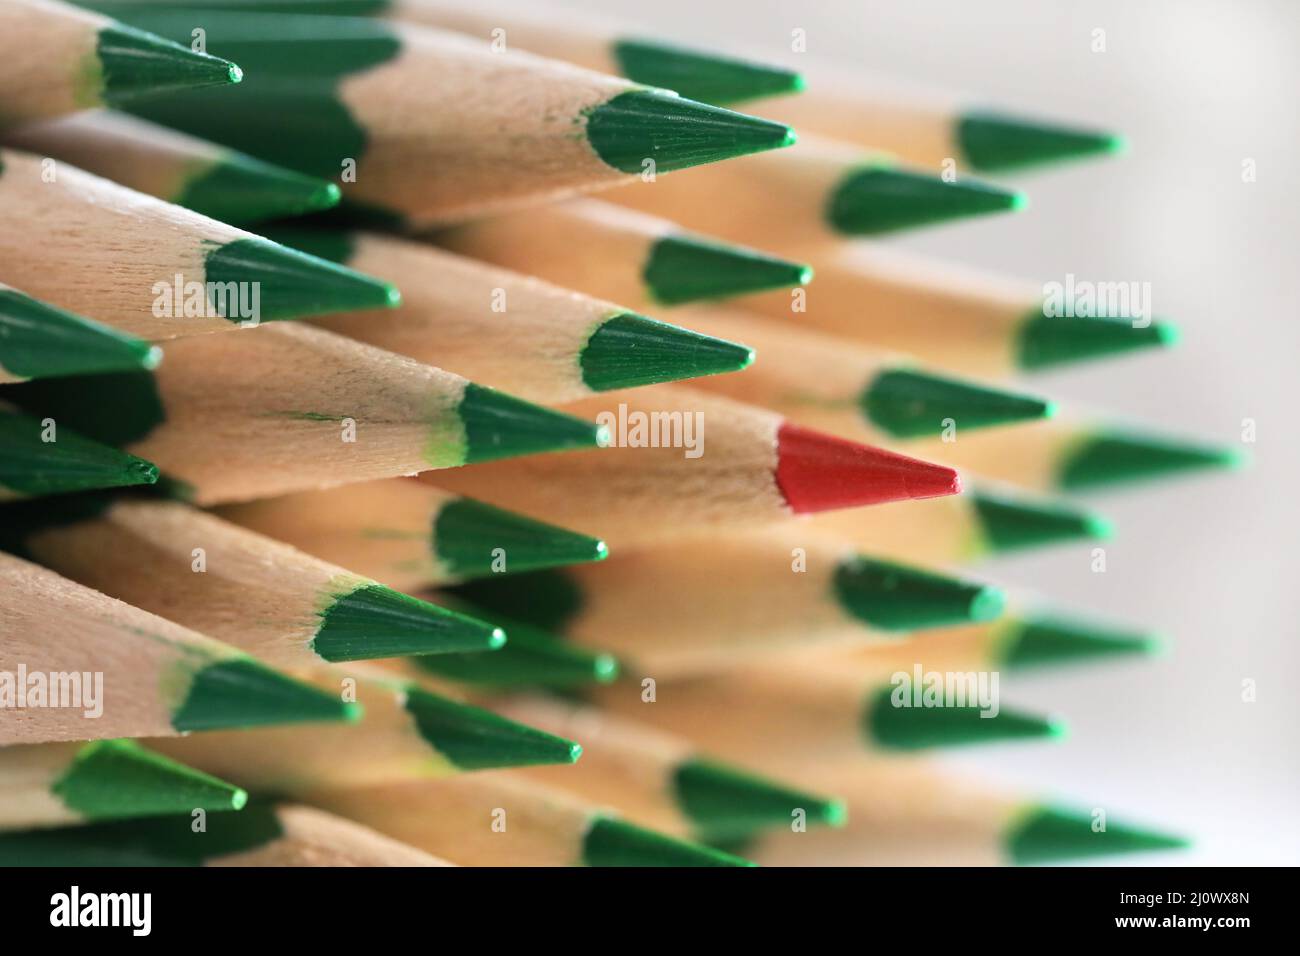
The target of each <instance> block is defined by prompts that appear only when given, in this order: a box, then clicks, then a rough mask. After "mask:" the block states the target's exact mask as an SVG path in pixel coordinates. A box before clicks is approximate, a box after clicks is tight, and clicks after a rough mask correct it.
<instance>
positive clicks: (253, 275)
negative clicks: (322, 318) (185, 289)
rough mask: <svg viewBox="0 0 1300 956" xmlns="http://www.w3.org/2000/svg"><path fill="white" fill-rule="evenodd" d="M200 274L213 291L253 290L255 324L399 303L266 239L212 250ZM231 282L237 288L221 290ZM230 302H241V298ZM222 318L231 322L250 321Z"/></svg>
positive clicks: (362, 278) (373, 282) (376, 287)
mask: <svg viewBox="0 0 1300 956" xmlns="http://www.w3.org/2000/svg"><path fill="white" fill-rule="evenodd" d="M204 274H205V279H206V281H207V282H208V283H209V285H211V284H213V283H217V284H218V285H217V286H216V288H241V289H242V288H245V287H248V288H252V289H256V290H257V292H258V302H259V309H260V315H258V316H257V318H258V319H259V320H260V321H263V322H270V321H276V320H280V319H294V318H300V317H302V316H308V315H320V314H322V313H326V312H351V311H354V310H360V309H381V308H391V307H393V306H396V305H398V304H399V303H400V302H401V294H400V293H399V292H398V291H397V289H396V288H394V287H393V286H392V285H390V284H389V283H387V282H382V281H380V280H379V279H374V278H371V277H370V276H366V275H362V274H361V273H359V272H354V271H353V270H351V269H349V268H347V267H346V266H341V265H338V264H337V263H333V262H327V261H326V260H324V259H318V258H316V257H315V256H310V255H308V254H307V253H305V252H298V251H297V250H296V249H290V248H288V247H286V246H281V245H277V244H276V243H274V242H268V241H267V240H265V239H257V238H250V239H237V240H235V241H234V242H228V243H226V244H225V245H221V246H216V247H214V248H213V249H212V250H211V251H209V252H208V254H207V256H206V258H205V260H204ZM231 282H233V283H236V285H235V286H233V287H231V286H226V283H231ZM233 298H235V299H237V300H238V301H239V302H243V301H244V296H242V295H241V296H235V297H233ZM214 307H215V306H214ZM227 307H229V303H227ZM226 317H227V318H229V319H230V321H232V322H239V321H243V320H245V319H248V318H250V317H249V316H246V315H243V316H241V315H230V314H229V313H227V315H226Z"/></svg>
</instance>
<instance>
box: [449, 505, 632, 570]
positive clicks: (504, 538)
mask: <svg viewBox="0 0 1300 956" xmlns="http://www.w3.org/2000/svg"><path fill="white" fill-rule="evenodd" d="M431 537H432V541H431V543H432V546H433V552H434V554H435V555H436V557H437V559H438V562H439V564H440V565H441V566H442V568H443V569H444V570H445V571H446V572H447V574H448V575H449V576H451V577H453V578H476V577H484V576H487V575H491V574H493V573H494V567H495V566H496V562H497V558H498V557H499V556H502V555H504V557H505V559H506V562H507V566H508V567H509V568H510V570H511V571H512V572H514V571H536V570H538V569H540V568H552V567H560V566H562V565H566V564H582V563H586V562H588V561H603V560H604V559H605V558H606V557H607V556H608V554H609V549H608V548H607V547H606V546H605V542H603V541H601V540H599V539H598V538H593V537H591V536H589V535H585V534H579V533H578V532H576V531H570V530H568V529H567V528H561V527H558V526H556V525H553V524H546V523H545V522H542V521H536V520H534V519H532V518H529V517H526V516H525V515H521V514H516V513H514V512H511V511H505V510H503V509H501V508H496V507H493V506H492V505H488V504H484V503H482V502H480V501H473V500H471V499H469V498H457V499H455V500H453V501H449V502H447V503H446V504H444V505H443V506H442V507H441V508H439V509H438V513H437V515H436V516H435V517H434V519H433V529H432V536H431Z"/></svg>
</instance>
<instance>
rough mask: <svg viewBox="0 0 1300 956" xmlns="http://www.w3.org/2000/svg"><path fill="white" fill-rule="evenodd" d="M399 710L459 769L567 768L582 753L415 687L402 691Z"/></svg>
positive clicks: (575, 747)
mask: <svg viewBox="0 0 1300 956" xmlns="http://www.w3.org/2000/svg"><path fill="white" fill-rule="evenodd" d="M405 706H406V710H407V712H408V713H409V714H410V715H411V717H412V719H413V720H414V721H415V724H416V727H417V728H419V731H420V736H422V737H423V738H424V739H425V740H426V741H428V743H429V745H430V746H432V747H433V748H434V749H435V750H437V751H438V752H439V753H440V754H442V755H443V756H444V757H445V758H446V759H447V760H448V761H449V762H450V763H451V764H452V765H453V766H455V767H456V768H458V769H460V770H487V769H490V768H493V767H531V766H537V765H539V764H570V763H573V762H575V761H576V760H577V759H578V757H579V756H580V755H581V754H582V747H580V746H579V745H578V744H576V743H574V742H573V741H572V740H565V739H563V738H562V737H556V736H554V735H553V734H548V733H546V732H545V731H543V730H538V729H536V728H535V727H527V726H525V725H524V724H520V723H516V722H515V721H513V720H508V719H506V718H505V717H502V716H501V715H500V714H494V713H492V711H490V710H484V709H483V708H481V707H471V706H470V705H469V704H462V703H460V702H458V701H453V700H448V699H446V698H443V697H438V696H436V695H434V694H430V693H428V692H427V691H422V690H420V689H418V688H416V687H408V688H407V689H406V703H405Z"/></svg>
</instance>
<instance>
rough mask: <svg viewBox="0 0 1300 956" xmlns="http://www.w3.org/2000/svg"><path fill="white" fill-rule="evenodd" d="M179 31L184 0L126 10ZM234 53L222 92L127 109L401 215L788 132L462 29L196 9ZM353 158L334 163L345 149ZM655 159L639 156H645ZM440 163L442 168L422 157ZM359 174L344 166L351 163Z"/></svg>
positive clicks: (443, 211) (417, 218) (170, 32)
mask: <svg viewBox="0 0 1300 956" xmlns="http://www.w3.org/2000/svg"><path fill="white" fill-rule="evenodd" d="M123 16H124V17H126V18H127V19H128V20H129V22H131V23H133V24H136V25H139V26H141V27H144V28H146V29H150V30H154V31H156V32H158V33H160V34H161V35H163V36H167V37H170V38H181V39H188V37H189V35H190V30H191V29H192V28H193V27H194V26H195V23H196V21H195V15H194V13H193V12H185V11H180V12H175V11H148V10H131V11H129V12H124V13H123ZM202 19H203V26H204V29H205V30H206V31H207V38H208V48H209V49H211V50H213V51H215V52H217V53H220V54H222V55H225V56H233V57H238V58H240V59H241V60H242V61H243V67H244V69H245V70H246V71H247V73H248V78H247V80H246V81H245V82H244V83H243V84H241V86H240V88H239V89H238V90H231V91H228V92H229V93H231V94H232V95H228V96H207V95H206V94H205V93H204V92H203V91H195V92H192V93H188V94H185V95H174V96H167V97H152V98H150V99H149V100H148V101H146V102H142V103H138V104H132V106H131V110H132V112H136V113H137V114H138V115H141V116H144V117H145V118H147V119H153V120H155V121H158V122H162V123H164V124H166V125H168V126H174V127H176V128H177V129H181V130H184V131H186V132H189V133H192V134H194V135H196V136H203V137H204V138H208V139H213V140H216V141H217V142H220V143H224V144H225V145H227V146H230V147H233V148H235V149H239V150H242V151H243V152H246V153H250V154H252V155H254V156H258V157H260V158H261V159H264V160H266V161H267V162H271V163H275V164H276V165H280V166H287V167H288V168H290V169H296V170H298V171H299V172H302V173H306V174H308V175H312V176H321V177H323V178H328V179H331V180H335V181H337V182H339V184H340V186H341V188H342V190H343V195H344V198H345V199H346V200H347V201H349V202H354V203H356V204H358V205H360V206H363V207H366V208H370V209H374V210H376V211H377V212H379V213H380V214H382V215H384V216H386V217H396V218H397V219H399V220H401V221H403V222H405V223H407V224H408V225H431V224H434V223H440V222H455V221H459V220H464V219H470V218H474V217H477V216H482V215H488V214H490V213H492V212H494V211H498V210H502V209H508V208H511V207H516V206H520V205H526V204H529V203H539V202H543V201H546V200H551V199H558V198H561V197H563V196H566V195H574V194H576V193H579V192H585V191H589V190H593V189H601V188H606V187H609V186H614V185H617V184H619V183H622V182H627V181H631V180H634V179H635V178H637V177H638V176H640V175H641V174H642V173H643V171H645V170H646V169H647V168H652V169H654V170H655V171H656V173H666V172H669V171H671V170H676V169H683V168H686V167H689V166H696V165H699V164H701V163H714V162H718V161H719V160H724V159H729V158H732V157H735V156H743V155H745V154H747V153H753V152H758V151H762V150H769V149H777V148H780V147H783V146H788V145H790V144H791V143H792V142H794V133H793V131H792V130H791V129H790V128H789V127H787V126H784V125H781V124H779V123H771V122H769V121H767V120H764V119H759V118H757V117H754V116H747V115H745V114H743V113H735V112H732V111H730V110H726V109H721V108H719V107H715V106H707V105H705V104H703V103H697V102H695V101H694V100H689V99H684V98H682V97H678V96H676V95H674V94H671V93H668V92H666V91H663V90H656V89H648V88H646V87H641V86H636V85H634V84H632V83H629V82H628V81H626V80H622V79H616V78H614V77H610V76H605V75H603V74H599V73H594V72H591V71H589V70H582V69H579V68H577V67H573V66H569V65H568V64H563V63H557V62H555V61H552V60H546V59H543V58H541V57H535V56H532V55H530V54H527V53H517V52H513V51H509V50H507V51H505V52H501V53H494V52H493V51H492V50H491V49H490V48H489V46H488V45H487V44H486V43H482V42H480V41H477V40H473V39H470V38H468V37H465V36H462V35H460V34H456V33H450V32H444V31H440V30H433V29H428V28H424V27H415V26H409V25H406V24H398V23H393V22H388V21H382V20H365V19H359V18H358V19H349V18H334V17H314V16H293V15H280V14H249V13H240V12H235V13H225V14H221V13H218V12H213V11H209V12H205V13H204V14H203V18H202ZM344 160H354V161H355V169H354V170H352V169H351V167H350V171H349V173H348V175H343V170H342V168H341V164H342V163H343V162H344ZM647 163H648V164H649V165H648V166H647V165H646V164H647ZM430 168H435V169H437V170H438V175H437V176H428V175H426V174H425V171H426V170H428V169H430ZM353 171H354V172H355V175H352V172H353Z"/></svg>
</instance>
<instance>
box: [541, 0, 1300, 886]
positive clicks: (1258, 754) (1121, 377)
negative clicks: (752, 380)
mask: <svg viewBox="0 0 1300 956" xmlns="http://www.w3.org/2000/svg"><path fill="white" fill-rule="evenodd" d="M567 6H568V7H571V8H572V9H574V10H575V12H577V13H578V14H579V15H580V13H581V12H582V11H584V10H589V11H591V12H601V13H607V14H609V15H611V16H618V17H620V18H622V19H623V20H625V21H627V22H628V23H632V24H639V25H642V26H644V27H647V28H653V30H654V32H656V33H658V34H660V35H662V36H665V37H673V38H677V39H680V40H682V41H685V42H690V43H693V44H695V45H698V46H702V47H716V48H723V49H726V48H730V49H733V50H736V51H741V52H749V53H752V54H754V55H755V56H756V57H758V58H761V59H765V60H769V61H783V62H787V63H790V64H792V65H794V66H796V67H798V68H800V69H804V70H806V71H808V72H809V73H813V72H815V71H816V70H817V69H818V67H819V66H823V65H825V66H830V67H832V68H836V67H849V68H857V69H863V70H867V71H870V72H872V73H875V74H882V75H887V76H896V77H898V78H900V79H908V80H911V81H915V82H916V83H917V84H919V85H921V86H926V87H935V88H938V89H949V90H955V91H961V92H965V93H967V94H969V96H970V100H971V102H972V103H979V104H988V105H990V106H993V105H996V106H998V107H1001V108H1004V109H1006V110H1007V111H1008V112H1010V111H1012V110H1020V111H1023V112H1024V113H1026V114H1030V115H1033V114H1038V115H1040V116H1042V117H1045V118H1058V119H1060V120H1061V121H1063V122H1066V123H1076V124H1078V125H1084V126H1086V125H1089V124H1095V125H1097V126H1099V127H1103V128H1109V129H1114V130H1116V131H1119V132H1122V133H1124V134H1126V135H1127V136H1128V138H1129V140H1130V147H1131V148H1130V150H1129V153H1128V155H1126V156H1122V157H1119V158H1115V159H1107V160H1101V161H1095V162H1084V163H1079V164H1077V165H1072V166H1062V167H1056V168H1051V169H1048V170H1045V171H1042V172H1038V171H1034V172H1031V173H1027V174H1023V175H1018V176H1016V177H1015V178H1014V179H1012V180H1009V182H1011V183H1013V184H1014V185H1016V186H1018V187H1021V188H1023V189H1025V190H1026V191H1027V192H1028V193H1029V196H1030V208H1029V210H1028V211H1027V212H1024V213H1021V214H1019V215H1013V216H1003V217H996V218H991V219H988V220H983V221H978V222H974V223H967V224H961V225H956V226H952V227H947V228H938V229H931V230H924V231H921V232H920V233H919V234H911V235H908V236H907V237H906V238H905V239H900V240H893V241H896V242H899V243H901V244H903V245H905V246H908V247H911V248H914V249H917V250H919V251H924V252H926V253H930V254H936V255H942V256H946V257H949V258H952V259H955V260H960V261H962V262H967V263H970V264H973V265H979V266H984V267H989V268H992V269H995V270H997V271H1000V272H1003V273H1007V274H1011V275H1020V276H1024V277H1027V278H1031V279H1034V280H1036V281H1037V282H1046V281H1058V282H1064V281H1065V275H1066V273H1069V272H1072V273H1074V274H1075V276H1076V277H1077V278H1078V279H1088V280H1092V281H1097V282H1105V281H1129V280H1132V281H1138V282H1149V283H1151V294H1152V301H1153V304H1154V311H1155V313H1156V314H1157V315H1160V316H1163V317H1167V318H1169V319H1172V320H1173V321H1174V322H1175V323H1176V324H1178V325H1179V326H1180V328H1181V330H1182V332H1183V342H1182V344H1181V346H1180V347H1179V348H1177V349H1175V350H1173V351H1171V352H1166V353H1163V354H1155V353H1147V354H1140V355H1137V356H1134V357H1132V358H1128V359H1122V360H1118V361H1110V362H1102V363H1099V364H1096V365H1084V366H1080V367H1078V369H1077V370H1073V371H1071V372H1069V373H1061V374H1055V375H1043V376H1038V377H1035V378H1034V379H1033V380H1032V385H1033V386H1035V387H1037V388H1038V389H1039V390H1040V391H1042V392H1043V393H1044V394H1048V395H1049V396H1051V397H1055V398H1058V399H1060V400H1061V401H1062V403H1063V405H1065V406H1066V407H1068V406H1079V405H1083V406H1087V407H1090V408H1095V409H1097V410H1100V411H1103V412H1107V413H1112V414H1114V415H1115V416H1116V417H1124V418H1128V419H1131V420H1133V421H1134V422H1138V423H1148V424H1150V425H1151V426H1153V427H1156V428H1160V429H1164V430H1167V431H1171V432H1174V433H1182V434H1186V435H1189V436H1199V437H1202V438H1204V439H1206V440H1207V441H1213V442H1219V443H1222V444H1225V445H1238V446H1239V445H1240V444H1241V440H1242V427H1243V425H1242V422H1243V419H1253V420H1254V421H1255V423H1256V429H1257V438H1256V442H1255V443H1254V444H1252V445H1246V446H1244V447H1245V448H1246V450H1248V451H1249V452H1250V453H1251V455H1252V456H1253V459H1254V461H1253V465H1252V467H1251V468H1249V469H1248V470H1246V471H1244V472H1238V473H1223V474H1208V473H1207V474H1205V475H1201V476H1197V475H1194V476H1192V477H1189V478H1183V479H1179V480H1177V481H1169V482H1165V483H1161V484H1158V485H1155V486H1151V487H1146V486H1142V487H1140V488H1138V489H1136V490H1127V491H1121V492H1119V493H1113V494H1108V495H1106V496H1104V497H1103V496H1097V497H1096V498H1094V499H1091V500H1090V501H1089V503H1090V504H1093V505H1095V506H1096V507H1097V508H1098V509H1099V510H1101V511H1103V512H1104V513H1105V514H1107V515H1109V516H1110V517H1111V518H1113V519H1114V521H1115V523H1116V525H1117V535H1116V537H1115V540H1114V541H1112V542H1110V544H1109V545H1108V546H1107V555H1106V564H1107V570H1106V572H1105V573H1100V574H1099V573H1094V572H1093V571H1092V570H1091V566H1090V565H1091V554H1090V549H1089V548H1088V547H1080V548H1064V549H1058V550H1055V551H1049V552H1047V553H1034V554H1032V555H1030V556H1027V557H1025V558H1022V559H1017V560H1003V561H1000V562H997V563H996V564H990V565H986V566H984V567H983V568H981V569H980V570H981V571H982V572H984V573H986V574H987V575H988V576H989V577H991V578H993V579H994V580H996V581H998V582H999V583H1002V584H1007V585H1017V586H1027V587H1032V588H1034V589H1035V590H1038V591H1040V592H1042V593H1043V594H1044V595H1045V596H1047V597H1050V598H1052V599H1053V600H1054V601H1055V602H1057V603H1059V604H1060V605H1061V606H1063V607H1069V608H1074V609H1077V610H1079V611H1087V612H1091V613H1093V614H1095V615H1096V616H1098V617H1101V618H1103V619H1107V618H1108V619H1112V620H1114V621H1116V622H1120V623H1123V622H1131V623H1133V624H1136V625H1145V626H1149V627H1152V628H1155V629H1156V630H1157V631H1159V632H1160V633H1162V634H1164V635H1165V636H1166V637H1167V638H1168V641H1169V652H1168V653H1167V654H1166V655H1165V656H1164V657H1162V658H1156V659H1153V660H1150V661H1146V662H1141V663H1137V664H1130V663H1118V664H1110V665H1100V666H1097V667H1092V668H1082V667H1081V668H1077V669H1074V670H1071V671H1069V672H1068V673H1067V672H1064V671H1061V672H1052V673H1050V674H1044V675H1042V676H1037V675H1031V676H1020V677H1017V678H1016V679H1015V680H1011V679H1005V680H1004V682H1003V695H1004V699H1005V700H1006V701H1007V702H1008V703H1009V704H1019V705H1023V706H1026V707H1029V706H1032V707H1036V708H1042V709H1047V710H1050V711H1052V712H1054V713H1057V714H1060V715H1061V716H1063V717H1065V718H1067V719H1068V720H1069V722H1070V726H1071V734H1070V737H1069V738H1068V739H1067V740H1066V741H1064V742H1063V743H1061V744H1058V745H1056V746H1051V745H1036V746H1024V747H1016V746H1010V747H1002V748H988V749H984V750H981V751H965V752H963V753H962V755H961V756H960V757H959V758H953V759H954V760H955V761H956V762H959V763H961V764H964V765H969V766H972V767H976V768H978V769H979V771H980V772H981V773H984V774H986V775H988V776H992V777H997V778H999V779H1002V780H1005V781H1008V782H1011V783H1015V784H1018V785H1021V786H1023V787H1025V788H1028V789H1030V790H1033V791H1038V792H1044V793H1049V794H1057V795H1060V796H1062V797H1064V798H1067V799H1069V800H1070V801H1071V802H1072V803H1075V804H1077V805H1079V806H1082V807H1103V808H1105V809H1106V810H1107V811H1108V812H1109V813H1113V814H1115V815H1116V816H1117V817H1119V816H1120V815H1123V816H1126V817H1131V818H1133V819H1135V820H1137V821H1143V822H1147V823H1150V824H1153V825H1158V826H1160V827H1162V828H1168V829H1172V830H1175V831H1181V832H1184V833H1186V834H1188V835H1190V836H1192V837H1193V838H1194V839H1195V840H1196V847H1195V849H1194V850H1192V851H1190V852H1188V853H1183V854H1161V855H1159V856H1148V857H1131V858H1124V859H1123V860H1122V862H1124V863H1134V864H1137V863H1144V862H1150V863H1161V864H1179V863H1182V864H1295V863H1297V862H1300V825H1298V824H1297V808H1296V794H1297V792H1300V757H1298V756H1297V751H1298V750H1300V748H1298V746H1297V744H1300V719H1297V718H1298V717H1300V706H1298V705H1297V696H1296V686H1297V683H1298V682H1300V651H1298V650H1297V644H1298V643H1300V506H1298V504H1297V501H1296V499H1295V497H1294V491H1293V489H1292V487H1291V486H1292V483H1293V482H1295V481H1296V480H1297V478H1298V477H1300V444H1298V443H1297V442H1296V441H1295V439H1294V437H1293V436H1292V435H1291V434H1290V432H1289V431H1288V429H1290V428H1292V427H1293V425H1292V419H1293V418H1294V417H1296V416H1297V414H1298V413H1300V381H1298V380H1297V378H1298V375H1300V371H1298V369H1297V366H1298V365H1300V307H1298V305H1297V301H1298V300H1297V296H1296V293H1295V288H1294V287H1295V280H1296V272H1297V269H1298V268H1300V216H1298V215H1297V210H1300V177H1297V176H1296V175H1295V173H1294V170H1293V169H1292V168H1291V167H1289V166H1287V165H1286V164H1287V163H1288V162H1293V161H1294V160H1295V157H1296V156H1297V155H1300V130H1298V125H1300V121H1298V120H1297V115H1296V109H1295V103H1294V97H1295V93H1296V90H1297V89H1300V60H1297V58H1296V57H1295V56H1294V54H1293V48H1294V42H1295V38H1296V37H1297V36H1300V4H1296V3H1294V2H1291V0H1273V2H1268V0H1242V2H1237V3H1224V2H1216V0H1202V2H1180V3H1175V2H1146V3H1141V4H1135V3H1127V2H1123V0H1105V2H1098V0H1093V2H1089V3H1087V4H1083V3H1062V2H1058V3H1042V2H1040V0H987V2H983V3H977V4H976V3H969V2H963V0H945V2H908V3H901V2H863V0H851V2H850V0H818V2H812V0H803V2H778V0H710V2H708V3H703V2H700V0H657V2H656V3H654V4H646V3H644V2H637V0H601V2H599V3H595V2H590V3H587V4H583V3H580V2H578V0H570V2H569V3H568V4H567ZM795 28H802V29H803V30H805V31H806V35H807V52H805V53H802V54H795V53H792V52H791V50H790V36H791V31H792V30H794V29H795ZM1098 29H1100V30H1104V31H1105V46H1106V48H1105V52H1093V50H1092V46H1093V38H1094V31H1095V30H1098ZM742 108H744V109H747V110H748V111H750V112H754V113H758V114H760V115H761V114H762V112H763V109H762V104H761V102H760V103H755V104H745V105H744V106H743V107H742ZM1247 159H1251V160H1254V162H1255V166H1256V170H1257V174H1256V175H1257V178H1256V181H1255V182H1253V183H1247V182H1243V181H1242V165H1243V161H1244V160H1247ZM1067 403H1068V404H1067ZM1248 679H1249V680H1253V681H1254V682H1255V687H1256V700H1255V702H1253V703H1247V702H1245V701H1243V695H1242V685H1243V681H1245V680H1248Z"/></svg>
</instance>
